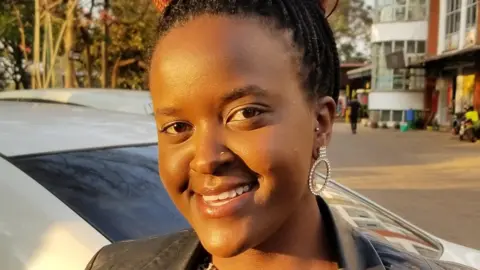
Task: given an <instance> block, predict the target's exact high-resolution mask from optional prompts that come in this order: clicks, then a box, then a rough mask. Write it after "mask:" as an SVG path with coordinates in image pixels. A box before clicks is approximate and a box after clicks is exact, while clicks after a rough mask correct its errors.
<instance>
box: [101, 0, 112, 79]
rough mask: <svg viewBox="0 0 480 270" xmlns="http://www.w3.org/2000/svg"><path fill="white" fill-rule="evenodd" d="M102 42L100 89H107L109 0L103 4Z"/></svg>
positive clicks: (105, 0)
mask: <svg viewBox="0 0 480 270" xmlns="http://www.w3.org/2000/svg"><path fill="white" fill-rule="evenodd" d="M103 12H104V17H103V41H102V76H101V81H102V88H107V85H108V83H109V77H108V42H109V40H110V38H109V37H110V33H109V23H110V22H109V18H110V0H104V3H103Z"/></svg>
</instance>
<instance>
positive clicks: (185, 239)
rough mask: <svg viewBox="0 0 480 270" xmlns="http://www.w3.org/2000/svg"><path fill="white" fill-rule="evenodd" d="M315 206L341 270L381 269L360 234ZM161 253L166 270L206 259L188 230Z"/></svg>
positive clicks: (331, 211) (323, 204) (327, 209)
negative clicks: (335, 252)
mask: <svg viewBox="0 0 480 270" xmlns="http://www.w3.org/2000/svg"><path fill="white" fill-rule="evenodd" d="M317 204H318V207H319V210H320V212H321V214H322V219H323V221H324V223H325V226H326V227H327V231H331V232H332V234H331V235H330V236H331V242H332V243H333V244H334V246H335V249H336V250H337V257H338V260H339V267H340V268H341V269H345V270H347V269H348V270H358V269H368V270H384V269H385V268H384V266H383V264H382V262H381V260H380V258H379V256H378V254H377V252H376V251H375V249H374V247H373V246H372V245H371V243H370V242H369V241H368V240H367V239H366V238H365V237H362V235H361V232H360V231H358V230H356V229H354V228H353V227H352V226H351V225H350V224H348V223H347V222H346V221H345V219H344V218H342V217H341V216H340V214H338V213H337V212H336V211H335V209H331V208H330V207H329V206H328V205H327V203H326V202H325V201H324V200H323V199H322V198H321V197H317ZM161 253H162V254H158V256H157V258H158V257H161V258H162V261H166V262H169V265H168V269H175V270H177V269H178V270H184V269H193V270H196V267H197V265H198V263H200V262H202V261H203V259H204V258H206V257H207V256H209V255H208V253H207V252H206V251H205V249H204V248H203V247H202V245H201V244H200V241H199V240H198V237H197V235H196V234H195V232H194V231H192V230H188V231H184V232H181V233H179V234H178V238H177V239H176V240H175V241H174V243H172V244H171V245H170V247H169V248H166V249H164V250H163V251H162V252H161ZM157 266H158V265H157ZM157 269H158V268H157ZM144 270H150V268H148V267H146V268H144ZM151 270H153V268H152V269H151Z"/></svg>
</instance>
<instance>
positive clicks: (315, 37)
mask: <svg viewBox="0 0 480 270" xmlns="http://www.w3.org/2000/svg"><path fill="white" fill-rule="evenodd" d="M318 1H319V0H265V1H262V0H172V1H171V2H170V3H169V4H168V6H167V7H166V8H165V10H164V13H163V17H162V19H161V21H160V24H159V33H160V35H164V34H165V33H166V32H168V31H169V30H170V29H171V28H173V27H175V25H177V24H182V23H184V22H186V21H188V20H191V19H192V18H193V17H195V16H199V15H202V14H212V15H222V14H223V15H240V16H259V17H262V18H267V19H268V20H271V21H273V22H274V23H276V24H277V25H278V28H280V29H288V30H292V32H293V42H294V44H295V47H297V48H298V49H299V51H300V53H301V54H302V55H301V59H300V60H301V67H300V68H301V75H302V76H303V78H302V79H303V80H304V81H303V83H304V88H305V90H306V91H307V94H308V95H309V97H312V98H315V97H321V96H331V97H332V98H333V99H334V100H335V101H336V100H337V98H338V94H339V86H340V69H339V68H340V65H339V59H338V52H337V47H336V43H335V39H334V35H333V32H332V30H331V28H330V25H329V24H328V21H327V19H326V17H325V13H324V11H323V9H322V7H321V6H320V4H319V2H318Z"/></svg>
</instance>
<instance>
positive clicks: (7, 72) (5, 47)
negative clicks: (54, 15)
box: [0, 0, 34, 89]
mask: <svg viewBox="0 0 480 270" xmlns="http://www.w3.org/2000/svg"><path fill="white" fill-rule="evenodd" d="M0 10H1V12H0V66H2V70H3V72H2V73H3V75H2V78H0V80H2V79H3V83H2V84H3V87H2V88H0V89H5V88H6V86H7V84H6V83H5V81H6V80H11V81H13V82H14V83H15V88H16V89H20V88H22V87H23V88H25V89H27V88H30V74H29V73H28V72H27V68H28V60H29V55H30V51H31V45H32V43H33V22H34V7H33V0H3V1H1V3H0Z"/></svg>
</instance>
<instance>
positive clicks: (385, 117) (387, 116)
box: [380, 111, 391, 122]
mask: <svg viewBox="0 0 480 270" xmlns="http://www.w3.org/2000/svg"><path fill="white" fill-rule="evenodd" d="M390 112H391V111H382V112H381V114H380V121H382V122H388V121H390Z"/></svg>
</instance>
